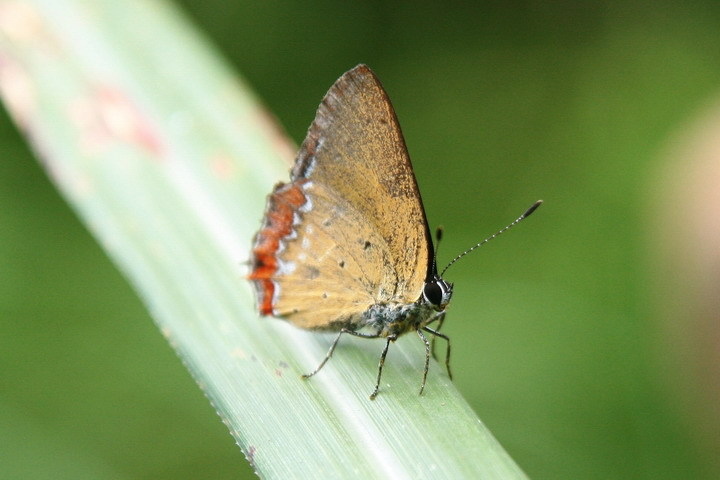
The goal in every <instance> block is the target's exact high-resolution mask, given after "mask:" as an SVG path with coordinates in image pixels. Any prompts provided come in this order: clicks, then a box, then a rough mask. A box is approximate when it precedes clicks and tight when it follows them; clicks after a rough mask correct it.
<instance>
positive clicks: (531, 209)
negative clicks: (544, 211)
mask: <svg viewBox="0 0 720 480" xmlns="http://www.w3.org/2000/svg"><path fill="white" fill-rule="evenodd" d="M542 204H543V201H542V200H538V201H537V202H535V203H533V204H532V206H530V208H528V209H527V210H526V211H525V213H523V214H522V217H521V218H525V217H529V216H530V215H531V214H532V213H533V212H534V211H535V210H537V209H538V208H539V207H540V205H542Z"/></svg>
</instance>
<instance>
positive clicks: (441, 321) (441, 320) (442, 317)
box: [430, 312, 445, 360]
mask: <svg viewBox="0 0 720 480" xmlns="http://www.w3.org/2000/svg"><path fill="white" fill-rule="evenodd" d="M444 321H445V312H441V313H440V314H438V325H437V328H436V329H435V332H439V331H440V329H441V328H442V325H443V322H444ZM434 335H437V333H435V334H434ZM438 336H439V335H438ZM430 342H431V343H430V346H431V350H432V357H433V358H434V359H435V360H437V355H435V336H433V338H432V340H430Z"/></svg>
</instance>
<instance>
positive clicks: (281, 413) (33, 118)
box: [0, 0, 525, 479]
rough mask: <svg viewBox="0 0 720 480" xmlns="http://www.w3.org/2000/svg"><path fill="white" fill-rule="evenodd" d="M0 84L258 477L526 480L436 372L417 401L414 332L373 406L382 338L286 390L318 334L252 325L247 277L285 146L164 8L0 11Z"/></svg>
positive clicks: (65, 6)
mask: <svg viewBox="0 0 720 480" xmlns="http://www.w3.org/2000/svg"><path fill="white" fill-rule="evenodd" d="M351 66H352V65H348V68H349V67H351ZM340 73H342V72H338V75H339V74H340ZM0 87H1V88H2V95H3V99H4V101H5V104H6V106H7V108H8V110H9V111H10V112H11V114H12V115H13V118H14V119H15V121H16V123H17V124H18V125H19V127H20V128H21V129H22V130H23V131H24V133H25V134H26V136H27V138H28V140H29V141H30V142H31V144H32V145H33V148H34V150H35V151H36V153H37V155H38V157H39V158H40V159H41V161H42V162H43V164H44V165H45V167H46V169H47V171H48V174H49V175H50V176H51V177H52V178H53V180H54V182H55V183H56V185H57V186H58V188H59V189H60V190H61V191H62V193H63V195H64V196H65V197H66V199H67V200H68V202H69V203H70V204H71V205H72V206H73V208H74V209H75V210H76V211H77V212H78V214H79V215H80V216H81V217H82V219H83V220H84V222H85V223H86V225H87V226H88V228H89V229H90V230H91V231H92V232H93V234H94V235H95V236H96V237H97V239H98V241H99V242H101V244H102V245H103V247H104V248H105V250H106V251H107V252H108V254H109V255H110V256H111V257H112V258H113V260H114V261H115V262H116V264H117V265H118V267H119V268H120V269H121V270H122V271H123V272H124V273H125V275H126V276H127V278H128V279H129V280H130V282H131V283H132V284H133V285H134V287H135V289H136V290H137V292H138V294H139V295H140V296H141V297H142V299H143V301H144V302H145V304H146V305H147V308H148V309H149V310H150V312H151V314H152V316H153V318H154V319H155V321H156V322H157V324H158V326H159V327H160V328H161V330H162V332H163V333H164V335H165V336H166V337H167V339H168V341H169V342H170V343H171V344H172V345H173V347H174V348H175V349H176V350H177V351H178V353H179V355H180V357H181V358H182V360H183V361H184V362H185V364H186V365H187V366H188V368H189V369H190V371H191V372H192V374H193V375H194V377H195V379H196V380H197V382H198V384H199V385H200V386H201V387H202V388H203V390H204V391H205V393H206V395H207V396H208V398H209V399H210V400H211V402H212V403H213V405H214V407H215V408H216V409H217V411H218V413H219V414H220V416H221V417H222V419H223V421H224V422H225V423H226V425H227V426H228V428H229V429H230V431H231V433H232V435H233V436H234V437H235V439H236V440H237V442H238V444H239V445H240V446H241V448H242V449H243V451H244V452H245V454H246V456H247V457H248V459H249V460H250V461H251V462H252V464H253V466H254V468H255V469H256V470H257V471H258V473H259V474H260V475H262V476H263V477H265V478H283V479H285V478H312V477H316V478H358V477H360V476H362V478H393V479H402V478H408V479H409V478H413V479H417V478H524V477H525V476H524V474H523V473H522V471H521V470H520V469H519V468H518V467H517V466H516V465H515V464H514V462H513V461H512V460H511V459H510V458H509V457H508V455H507V454H506V453H505V452H504V450H503V449H502V448H501V447H500V445H499V444H498V443H497V441H496V440H495V439H494V438H493V437H492V435H491V434H490V433H489V432H488V431H487V430H486V428H485V427H484V425H483V424H482V423H481V422H480V420H479V419H478V418H477V417H476V415H475V414H474V412H472V410H471V409H470V407H469V406H468V405H467V403H466V402H465V400H464V399H463V398H462V397H461V396H460V395H459V393H458V392H457V390H456V389H455V388H454V387H453V386H452V384H451V382H450V381H449V379H448V378H447V376H446V374H445V372H444V371H443V369H442V368H440V367H439V366H438V365H437V364H435V363H433V365H432V368H431V372H430V376H429V378H428V384H427V387H426V390H425V394H424V395H423V396H418V388H419V383H420V378H421V369H422V361H423V358H424V352H423V348H422V345H421V343H420V342H419V341H418V340H417V339H416V338H414V337H412V336H408V337H407V338H403V339H401V341H399V342H398V343H397V345H393V346H392V348H391V351H390V354H389V356H388V361H387V363H386V368H385V371H384V376H383V383H382V385H381V393H380V395H379V396H378V398H377V400H375V401H370V400H369V399H368V394H369V393H370V391H371V390H372V387H373V384H374V378H375V374H376V365H377V358H378V355H379V352H380V349H381V348H382V342H381V341H379V342H371V341H363V340H361V339H347V340H345V341H344V342H343V343H342V344H341V346H340V347H339V348H338V350H337V351H336V355H335V357H334V358H333V359H332V361H331V362H330V364H329V365H328V366H327V367H326V368H325V369H324V370H323V371H322V372H321V373H320V374H319V375H317V376H315V377H313V378H312V379H311V380H309V381H303V380H301V378H300V373H303V372H307V371H310V370H312V369H313V368H314V367H315V366H316V365H317V363H318V362H319V361H320V360H321V359H322V357H323V355H324V354H325V351H326V350H327V348H328V346H329V344H330V341H331V339H332V336H327V335H320V334H316V333H312V332H306V331H301V330H299V329H296V328H294V327H292V326H291V325H288V324H286V323H284V322H282V321H278V320H272V319H259V318H258V316H257V314H256V313H255V310H254V307H253V299H252V295H251V290H250V286H249V285H248V283H247V281H246V280H245V279H244V275H245V274H246V272H247V267H246V265H245V264H244V262H245V261H246V260H247V258H248V252H249V248H250V244H251V238H252V235H253V233H254V232H255V231H256V230H257V228H258V227H259V223H260V219H261V216H262V211H263V208H264V203H265V198H266V195H267V193H268V192H269V191H270V189H271V188H272V185H273V184H274V183H275V182H277V181H279V180H282V179H285V178H287V170H288V164H289V162H290V161H291V160H292V155H293V153H292V151H293V149H294V147H292V146H291V145H290V144H289V142H288V140H287V139H285V138H284V137H283V136H282V134H280V133H279V132H278V131H277V129H276V128H275V126H274V124H273V122H272V121H271V120H270V116H269V115H268V114H267V113H266V112H265V111H264V110H263V109H262V108H261V107H260V106H259V104H258V102H257V101H256V100H255V99H254V98H253V96H252V94H251V93H249V91H248V88H247V87H246V86H245V85H244V84H243V83H242V81H241V80H239V79H238V78H237V76H236V75H235V74H233V73H232V72H231V71H230V70H229V69H228V68H227V67H226V66H225V65H224V64H223V63H222V61H220V60H218V58H217V56H216V55H215V54H214V53H213V52H212V51H211V49H209V48H208V45H207V44H206V43H205V42H204V41H203V40H202V38H199V36H198V34H197V33H196V32H194V31H193V30H192V28H191V27H190V26H189V25H188V24H187V22H186V21H185V19H184V18H182V17H181V16H180V15H178V13H177V12H175V11H173V10H172V9H171V8H169V6H168V5H166V4H165V3H164V2H159V1H144V0H130V1H123V2H116V1H105V0H102V1H100V0H86V1H81V0H45V1H43V0H32V1H8V0H5V1H0ZM312 113H313V112H308V122H309V121H310V119H311V118H312ZM168 441H171V439H169V440H168Z"/></svg>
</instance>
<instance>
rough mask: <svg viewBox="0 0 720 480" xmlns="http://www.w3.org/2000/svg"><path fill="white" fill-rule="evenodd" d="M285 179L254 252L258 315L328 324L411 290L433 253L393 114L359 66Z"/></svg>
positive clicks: (333, 92) (418, 285)
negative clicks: (286, 180)
mask: <svg viewBox="0 0 720 480" xmlns="http://www.w3.org/2000/svg"><path fill="white" fill-rule="evenodd" d="M291 177H292V178H291V180H292V181H291V183H289V184H286V185H283V184H281V185H278V187H276V189H275V191H274V192H273V195H271V197H270V201H269V205H268V211H267V213H266V219H265V226H264V228H263V230H261V231H260V233H259V234H258V236H257V238H256V245H255V249H254V251H253V253H254V256H255V271H254V272H253V274H251V276H250V277H251V278H252V279H253V280H255V283H256V288H257V291H258V297H259V303H260V309H261V312H262V313H264V314H272V315H275V316H280V317H283V318H287V319H288V320H290V321H291V322H293V323H295V324H297V325H298V326H301V327H305V328H328V329H333V328H339V327H341V326H343V325H352V324H354V322H355V321H356V320H357V319H358V318H359V316H360V314H362V312H364V311H365V310H366V309H367V308H368V307H369V306H370V305H373V304H375V303H412V302H414V301H416V300H417V299H418V298H419V297H420V295H421V294H422V288H423V285H424V282H425V278H426V276H427V275H428V272H429V271H430V268H431V266H430V260H431V258H432V244H431V242H430V238H429V231H428V226H427V221H426V219H425V212H424V210H423V206H422V201H421V199H420V194H419V191H418V187H417V183H416V181H415V176H414V174H413V171H412V166H411V164H410V159H409V156H408V153H407V149H406V147H405V141H404V140H403V137H402V133H401V132H400V126H399V124H398V121H397V118H396V116H395V112H394V110H393V108H392V105H391V104H390V100H389V98H388V96H387V94H386V93H385V91H384V90H383V88H382V86H381V84H380V82H379V80H378V79H377V78H376V77H375V75H374V74H373V73H372V71H371V70H370V69H369V68H368V67H366V66H364V65H359V66H357V67H355V68H354V69H352V70H350V71H349V72H347V73H345V74H344V75H343V76H342V77H340V78H339V79H338V80H337V81H336V82H335V84H334V85H333V86H332V87H331V88H330V90H329V91H328V93H327V95H326V96H325V98H324V99H323V101H322V103H321V104H320V107H319V108H318V111H317V114H316V117H315V121H314V122H313V124H312V125H311V127H310V129H309V131H308V134H307V137H306V139H305V141H304V143H303V145H302V147H301V148H300V152H299V154H298V158H297V159H296V162H295V166H294V167H293V170H292V173H291ZM272 253H274V255H271V254H272ZM273 262H274V263H273Z"/></svg>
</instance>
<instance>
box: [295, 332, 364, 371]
mask: <svg viewBox="0 0 720 480" xmlns="http://www.w3.org/2000/svg"><path fill="white" fill-rule="evenodd" d="M343 333H352V334H355V333H356V332H353V331H352V330H348V329H346V328H343V329H342V330H340V333H339V334H338V336H337V337H336V338H335V341H334V342H333V343H332V345H330V349H329V350H328V352H327V355H325V358H324V359H323V361H322V362H320V365H318V367H317V368H316V369H315V370H313V371H312V372H310V373H305V374H303V376H302V378H310V377H312V376H313V375H315V374H316V373H318V372H319V371H320V370H321V369H322V368H323V367H324V366H325V364H326V363H327V361H328V360H330V357H332V354H333V352H334V351H335V347H337V344H338V342H339V341H340V337H342V335H343Z"/></svg>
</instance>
